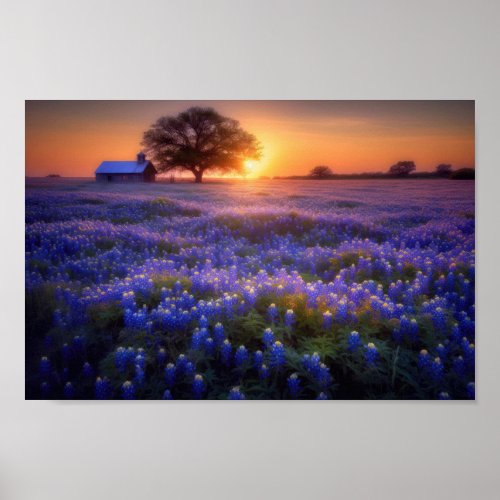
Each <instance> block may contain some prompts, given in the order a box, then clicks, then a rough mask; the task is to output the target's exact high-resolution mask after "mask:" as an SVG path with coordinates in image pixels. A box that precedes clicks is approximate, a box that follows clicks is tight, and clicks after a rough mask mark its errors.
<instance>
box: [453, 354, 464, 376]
mask: <svg viewBox="0 0 500 500" xmlns="http://www.w3.org/2000/svg"><path fill="white" fill-rule="evenodd" d="M453 371H454V372H455V373H456V374H457V375H458V376H459V377H463V376H464V375H465V361H464V358H463V357H462V356H457V357H456V358H455V359H454V360H453Z"/></svg>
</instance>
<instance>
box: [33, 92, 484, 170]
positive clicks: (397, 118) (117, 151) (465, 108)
mask: <svg viewBox="0 0 500 500" xmlns="http://www.w3.org/2000/svg"><path fill="white" fill-rule="evenodd" d="M195 105H196V106H211V107H214V108H215V109H216V110H217V111H219V112H220V113H221V114H224V115H226V116H230V117H231V118H236V119H237V120H239V121H240V123H241V125H242V126H243V127H244V128H245V129H246V130H248V131H249V132H252V133H253V134H255V135H256V136H257V138H258V139H259V140H260V142H261V144H262V146H263V157H262V159H261V160H260V161H259V162H253V164H252V165H251V169H252V172H251V176H258V175H269V176H274V175H300V174H305V173H307V172H308V171H309V170H310V169H311V168H312V167H314V166H315V165H319V164H322V165H329V166H331V168H332V170H333V171H334V172H337V173H349V172H377V171H386V170H387V169H388V168H389V166H390V165H392V164H393V163H395V162H397V161H399V160H413V161H415V163H416V165H417V171H426V170H427V171H429V170H433V169H434V168H435V166H436V165H438V164H439V163H451V164H452V165H453V166H454V168H459V167H463V166H474V165H475V161H474V149H475V145H474V101H26V175H28V176H44V175H48V174H60V175H63V176H68V177H86V176H92V175H93V174H94V170H95V169H96V168H97V166H98V165H99V164H100V163H101V162H102V161H104V160H131V159H134V158H135V155H136V153H137V152H138V151H139V150H140V142H141V140H142V135H143V133H144V131H145V130H146V129H147V128H148V127H149V126H150V125H151V124H152V123H153V122H154V121H156V119H158V118H159V117H160V116H162V115H172V114H177V113H179V112H180V111H183V110H185V109H187V108H188V107H190V106H195Z"/></svg>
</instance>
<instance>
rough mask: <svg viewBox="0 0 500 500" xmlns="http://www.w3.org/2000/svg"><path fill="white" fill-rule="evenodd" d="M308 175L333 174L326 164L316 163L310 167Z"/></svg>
mask: <svg viewBox="0 0 500 500" xmlns="http://www.w3.org/2000/svg"><path fill="white" fill-rule="evenodd" d="M309 175H310V176H311V177H318V178H322V177H329V176H330V175H333V172H332V169H331V168H330V167H328V166H327V165H318V166H316V167H314V168H313V169H311V171H310V172H309Z"/></svg>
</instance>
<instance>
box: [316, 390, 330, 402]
mask: <svg viewBox="0 0 500 500" xmlns="http://www.w3.org/2000/svg"><path fill="white" fill-rule="evenodd" d="M327 399H328V396H327V395H326V394H325V393H324V392H320V393H319V394H318V396H317V398H316V400H317V401H326V400H327Z"/></svg>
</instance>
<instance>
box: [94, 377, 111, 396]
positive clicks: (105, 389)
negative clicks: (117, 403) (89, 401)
mask: <svg viewBox="0 0 500 500" xmlns="http://www.w3.org/2000/svg"><path fill="white" fill-rule="evenodd" d="M94 391H95V392H94V394H95V398H96V399H109V397H110V395H111V386H110V384H109V380H108V379H107V378H106V377H104V378H101V377H97V379H96V381H95V386H94Z"/></svg>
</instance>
